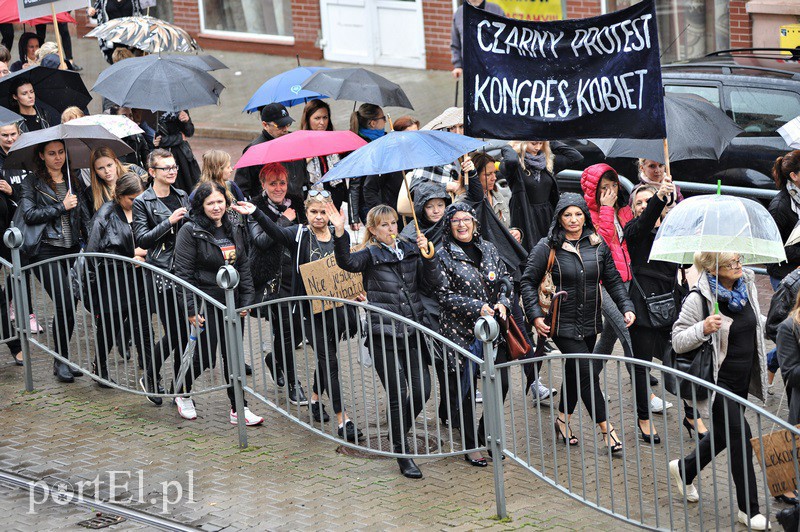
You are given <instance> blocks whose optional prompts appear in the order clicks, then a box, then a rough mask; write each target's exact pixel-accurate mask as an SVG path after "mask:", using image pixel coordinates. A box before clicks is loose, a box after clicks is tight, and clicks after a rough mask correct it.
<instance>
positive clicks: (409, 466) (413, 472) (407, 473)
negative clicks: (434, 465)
mask: <svg viewBox="0 0 800 532" xmlns="http://www.w3.org/2000/svg"><path fill="white" fill-rule="evenodd" d="M409 451H410V446H409V445H408V441H406V452H409ZM394 452H396V453H402V452H403V446H402V445H397V444H395V446H394ZM397 465H398V466H400V473H402V474H403V476H404V477H406V478H422V471H420V470H419V468H418V467H417V464H415V463H414V460H412V459H411V458H398V459H397Z"/></svg>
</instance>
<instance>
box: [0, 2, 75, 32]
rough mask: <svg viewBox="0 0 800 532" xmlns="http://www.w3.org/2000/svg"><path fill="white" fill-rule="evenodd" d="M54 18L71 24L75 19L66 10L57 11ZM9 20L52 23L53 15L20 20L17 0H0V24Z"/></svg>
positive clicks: (27, 22) (31, 23) (32, 23)
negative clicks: (62, 11)
mask: <svg viewBox="0 0 800 532" xmlns="http://www.w3.org/2000/svg"><path fill="white" fill-rule="evenodd" d="M56 19H57V20H58V21H59V22H69V23H71V24H75V19H74V18H72V17H71V16H70V15H69V13H67V12H64V13H59V14H58V15H56ZM9 22H11V23H14V24H16V23H18V22H23V23H25V24H29V25H31V26H35V25H36V24H52V23H53V17H39V18H36V19H33V20H20V19H19V8H18V7H17V0H0V24H6V23H9Z"/></svg>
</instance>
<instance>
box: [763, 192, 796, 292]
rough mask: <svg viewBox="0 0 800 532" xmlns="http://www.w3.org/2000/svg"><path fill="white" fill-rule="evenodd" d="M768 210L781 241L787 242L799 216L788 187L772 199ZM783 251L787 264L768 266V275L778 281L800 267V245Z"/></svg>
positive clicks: (788, 247)
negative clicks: (794, 208)
mask: <svg viewBox="0 0 800 532" xmlns="http://www.w3.org/2000/svg"><path fill="white" fill-rule="evenodd" d="M768 209H769V213H770V214H771V215H772V218H774V219H775V223H776V224H777V225H778V230H779V231H780V232H781V240H783V241H784V242H786V241H787V240H788V239H789V235H790V234H791V233H792V229H794V226H795V225H797V221H798V217H797V214H795V212H794V211H793V210H792V197H791V196H790V195H789V191H788V190H786V187H784V188H782V189H781V190H780V191H779V192H778V194H777V195H776V196H775V197H774V198H772V201H770V202H769V207H768ZM783 249H785V250H786V262H781V263H780V264H778V263H775V264H768V265H767V273H769V274H770V276H771V277H775V278H777V279H783V278H784V277H786V276H787V275H788V274H789V272H791V271H792V270H794V269H795V268H797V267H798V266H800V244H794V245H791V246H787V247H785V248H783Z"/></svg>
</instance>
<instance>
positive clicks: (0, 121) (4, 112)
mask: <svg viewBox="0 0 800 532" xmlns="http://www.w3.org/2000/svg"><path fill="white" fill-rule="evenodd" d="M20 120H24V119H23V118H22V117H21V116H20V115H18V114H17V113H15V112H14V111H9V110H8V109H6V108H5V107H0V127H3V126H7V125H9V124H16V123H17V122H19V121H20Z"/></svg>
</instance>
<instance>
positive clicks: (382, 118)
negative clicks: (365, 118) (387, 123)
mask: <svg viewBox="0 0 800 532" xmlns="http://www.w3.org/2000/svg"><path fill="white" fill-rule="evenodd" d="M374 120H375V121H376V122H378V121H380V120H386V115H383V116H379V117H378V118H375V119H374Z"/></svg>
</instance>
